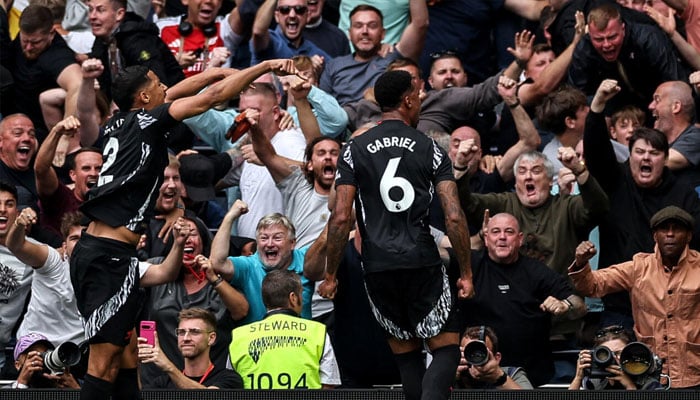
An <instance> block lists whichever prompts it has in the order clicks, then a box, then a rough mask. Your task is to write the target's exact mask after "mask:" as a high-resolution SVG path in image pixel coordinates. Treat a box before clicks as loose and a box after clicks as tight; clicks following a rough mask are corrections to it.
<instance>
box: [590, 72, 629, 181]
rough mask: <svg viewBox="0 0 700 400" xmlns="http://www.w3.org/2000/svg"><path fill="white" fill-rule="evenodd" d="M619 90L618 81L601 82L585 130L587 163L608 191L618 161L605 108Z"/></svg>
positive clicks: (615, 173)
mask: <svg viewBox="0 0 700 400" xmlns="http://www.w3.org/2000/svg"><path fill="white" fill-rule="evenodd" d="M619 92H620V87H619V86H618V85H617V81H615V80H613V79H606V80H604V81H603V82H601V84H600V86H599V87H598V90H597V91H596V94H595V96H593V100H592V101H591V111H590V112H589V113H588V116H587V117H586V127H585V128H584V132H583V149H584V150H583V153H584V154H585V155H586V165H587V167H588V169H589V170H590V173H591V174H592V175H593V176H594V177H595V178H596V179H597V180H598V182H599V183H600V186H601V187H602V188H603V189H605V190H606V191H607V190H612V188H613V186H614V185H615V181H616V179H617V176H618V175H617V173H618V172H617V171H618V169H617V168H618V163H617V159H616V158H615V151H614V150H613V147H612V143H611V142H610V136H609V134H608V129H607V126H606V124H605V117H604V116H603V110H604V109H605V104H606V103H607V102H608V100H610V99H611V98H613V97H614V96H615V95H616V94H617V93H619Z"/></svg>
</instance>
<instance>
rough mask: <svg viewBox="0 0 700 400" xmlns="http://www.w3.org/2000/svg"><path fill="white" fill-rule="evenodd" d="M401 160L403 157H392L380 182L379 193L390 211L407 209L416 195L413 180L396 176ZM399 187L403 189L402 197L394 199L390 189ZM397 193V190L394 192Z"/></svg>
mask: <svg viewBox="0 0 700 400" xmlns="http://www.w3.org/2000/svg"><path fill="white" fill-rule="evenodd" d="M399 162H401V157H396V158H392V159H391V160H389V163H387V165H386V169H385V170H384V174H383V175H382V180H381V181H380V182H379V193H380V194H381V196H382V201H383V202H384V206H385V207H386V209H387V210H389V212H402V211H406V210H407V209H408V208H409V207H411V204H413V199H415V197H416V192H415V191H414V190H413V186H412V185H411V182H409V181H408V180H406V179H405V178H401V177H398V176H395V174H396V169H397V168H398V167H399ZM395 187H396V188H399V189H401V191H402V195H401V198H399V199H396V200H394V199H392V198H391V197H390V196H389V191H391V189H393V188H395ZM394 193H396V192H394Z"/></svg>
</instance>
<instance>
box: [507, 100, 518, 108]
mask: <svg viewBox="0 0 700 400" xmlns="http://www.w3.org/2000/svg"><path fill="white" fill-rule="evenodd" d="M506 105H508V108H510V109H513V108H515V107H517V106H519V105H520V99H519V98H517V97H516V98H515V103H513V104H508V103H506Z"/></svg>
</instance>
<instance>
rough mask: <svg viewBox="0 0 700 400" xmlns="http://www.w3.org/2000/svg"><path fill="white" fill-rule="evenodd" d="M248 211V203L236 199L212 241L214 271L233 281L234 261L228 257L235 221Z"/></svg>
mask: <svg viewBox="0 0 700 400" xmlns="http://www.w3.org/2000/svg"><path fill="white" fill-rule="evenodd" d="M247 212H248V205H247V204H246V203H245V202H244V201H243V200H236V202H235V203H233V205H232V206H231V208H230V209H229V210H228V212H227V213H226V215H224V219H223V221H221V225H220V226H219V230H218V231H216V235H214V240H212V242H211V252H210V254H209V259H210V260H211V265H212V267H213V268H214V271H216V273H218V274H221V276H222V277H223V278H224V279H226V280H227V281H231V279H232V278H233V274H234V272H235V270H234V265H233V262H232V261H231V259H230V258H229V257H228V251H229V246H230V240H231V228H232V227H233V221H235V220H236V219H238V217H240V216H241V215H243V214H245V213H247Z"/></svg>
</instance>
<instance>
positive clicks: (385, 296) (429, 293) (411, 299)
mask: <svg viewBox="0 0 700 400" xmlns="http://www.w3.org/2000/svg"><path fill="white" fill-rule="evenodd" d="M365 288H366V289H367V295H368V297H369V303H370V306H371V308H372V313H374V317H375V318H376V319H377V321H378V322H379V325H381V326H382V327H383V328H384V330H386V331H387V332H388V333H389V334H391V335H392V336H393V337H396V338H398V339H403V340H408V339H411V338H421V339H427V338H431V337H434V336H436V335H437V334H438V333H440V332H458V331H459V326H458V324H457V318H456V316H455V315H454V314H455V312H454V307H453V299H452V295H451V293H450V284H449V280H448V278H447V273H446V272H445V267H443V266H435V267H425V268H418V269H397V270H392V271H381V272H372V273H368V274H366V275H365Z"/></svg>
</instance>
